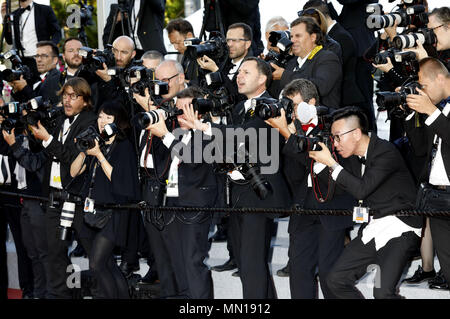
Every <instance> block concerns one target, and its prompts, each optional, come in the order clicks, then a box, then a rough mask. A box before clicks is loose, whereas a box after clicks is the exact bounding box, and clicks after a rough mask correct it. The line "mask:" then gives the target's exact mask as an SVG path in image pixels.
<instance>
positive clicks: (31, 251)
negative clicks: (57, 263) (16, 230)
mask: <svg viewBox="0 0 450 319" xmlns="http://www.w3.org/2000/svg"><path fill="white" fill-rule="evenodd" d="M20 223H21V227H22V235H23V243H24V245H25V247H26V250H27V254H28V257H29V258H30V260H31V263H32V267H33V278H34V293H33V294H34V297H35V298H45V296H46V294H47V277H48V274H47V270H48V261H47V253H48V247H47V236H46V229H45V212H44V209H43V208H42V206H41V203H40V202H39V201H37V200H33V199H24V200H23V207H22V214H21V218H20Z"/></svg>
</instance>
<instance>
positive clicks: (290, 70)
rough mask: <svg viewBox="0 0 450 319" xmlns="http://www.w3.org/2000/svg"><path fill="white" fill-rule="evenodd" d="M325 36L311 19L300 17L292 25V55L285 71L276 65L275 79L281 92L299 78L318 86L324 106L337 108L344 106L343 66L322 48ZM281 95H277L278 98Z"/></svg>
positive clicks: (273, 65)
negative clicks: (295, 57)
mask: <svg viewBox="0 0 450 319" xmlns="http://www.w3.org/2000/svg"><path fill="white" fill-rule="evenodd" d="M323 36H324V35H323V33H322V31H321V30H320V27H319V26H318V25H317V23H316V22H315V21H314V19H312V18H310V17H300V18H297V19H295V20H294V21H293V22H292V23H291V41H292V42H293V43H294V44H293V46H292V53H293V54H294V55H295V56H297V57H298V58H297V59H291V60H289V62H288V63H287V65H286V69H284V68H281V67H279V66H277V65H275V64H274V63H271V66H272V67H273V68H274V69H275V71H274V72H273V80H280V89H282V88H283V87H285V86H286V85H287V84H288V83H289V82H291V81H292V80H294V79H298V78H305V79H308V80H310V81H311V82H313V83H314V85H316V87H317V90H318V91H319V96H320V100H321V101H322V103H323V104H324V105H325V106H328V107H334V108H338V107H340V105H341V104H340V103H341V82H342V65H341V62H340V61H339V58H338V57H337V56H336V55H335V54H334V53H332V52H330V51H328V50H325V49H323ZM278 94H279V92H277V95H278Z"/></svg>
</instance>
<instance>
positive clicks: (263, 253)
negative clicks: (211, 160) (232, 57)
mask: <svg viewBox="0 0 450 319" xmlns="http://www.w3.org/2000/svg"><path fill="white" fill-rule="evenodd" d="M271 73H272V72H271V69H270V65H269V64H268V63H267V62H265V61H263V60H261V59H259V58H254V57H248V58H245V59H244V61H243V62H242V64H241V67H240V68H239V73H238V76H237V84H238V91H239V93H240V94H244V95H245V96H246V97H247V100H245V101H241V102H239V103H238V104H236V105H235V107H234V108H233V113H232V117H233V124H234V125H219V124H208V123H200V122H199V121H195V120H192V119H191V120H192V121H190V124H189V125H191V127H192V128H196V129H200V130H203V131H208V130H209V129H211V128H214V129H218V130H220V132H221V134H222V136H224V137H225V138H226V140H227V141H228V142H232V143H233V144H232V145H234V146H235V148H236V147H237V146H240V145H235V143H236V141H235V140H234V138H235V137H236V136H230V133H229V132H228V133H227V130H228V131H230V129H234V130H240V129H244V130H247V129H248V131H249V132H255V131H256V133H255V134H256V135H255V137H256V140H255V139H253V136H252V135H250V136H247V138H246V140H245V143H244V145H245V149H246V150H248V149H250V145H260V147H264V146H265V147H267V148H266V149H269V148H270V149H271V158H270V159H269V160H267V159H266V160H265V161H264V165H263V164H262V162H263V161H262V155H261V154H253V151H252V152H251V154H249V156H251V157H255V156H256V158H255V159H256V163H255V164H254V165H252V167H249V162H248V161H249V160H246V162H245V163H244V165H243V166H241V169H240V170H236V169H235V171H234V172H233V173H231V174H229V178H230V179H231V205H232V207H236V208H241V207H256V208H277V207H286V206H289V205H290V200H291V199H290V194H289V189H288V186H287V184H286V181H285V177H284V175H283V173H282V167H281V160H280V158H281V154H280V149H279V145H280V144H281V145H282V143H283V141H282V140H281V138H282V137H281V135H279V134H278V132H276V131H275V129H272V128H271V127H270V126H269V125H267V124H266V123H264V120H263V119H261V118H260V117H259V116H257V115H256V113H257V112H256V111H255V105H252V100H253V99H254V98H260V97H261V98H270V96H269V94H268V93H267V92H266V89H267V86H268V84H269V83H270V81H271V78H272V74H271ZM269 135H270V136H269ZM261 145H262V146H261ZM218 147H219V149H220V147H221V146H220V143H219V145H218ZM222 149H223V150H224V149H225V148H224V147H222ZM223 154H225V152H223ZM252 163H253V161H252ZM259 168H260V169H261V170H263V169H264V170H265V169H267V170H265V172H266V173H262V172H261V174H257V171H258V169H259ZM244 170H246V171H247V173H246V172H244ZM249 171H252V172H253V173H254V174H248V172H249ZM242 173H244V174H246V175H247V178H245V177H244V175H243V174H242ZM273 217H274V216H273V214H261V213H259V214H246V213H240V214H231V216H230V227H229V232H230V235H231V236H230V237H231V239H232V246H233V251H234V254H235V258H236V262H237V265H238V269H239V272H240V277H241V282H242V286H243V297H244V298H245V299H248V298H258V299H264V298H275V296H276V293H275V287H274V285H273V281H272V278H271V275H270V272H269V268H268V255H269V248H270V238H271V234H270V226H271V224H272V222H273V221H272V218H273Z"/></svg>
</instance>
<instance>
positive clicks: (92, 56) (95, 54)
mask: <svg viewBox="0 0 450 319" xmlns="http://www.w3.org/2000/svg"><path fill="white" fill-rule="evenodd" d="M79 55H80V56H81V57H82V58H83V62H82V63H83V69H84V70H86V71H88V72H95V71H97V70H102V69H103V63H105V64H106V66H107V67H111V66H114V65H115V64H116V60H115V59H114V54H113V53H112V46H111V45H107V48H106V49H105V50H103V51H101V50H94V49H91V48H88V47H81V48H80V50H79Z"/></svg>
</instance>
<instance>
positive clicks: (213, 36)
mask: <svg viewBox="0 0 450 319" xmlns="http://www.w3.org/2000/svg"><path fill="white" fill-rule="evenodd" d="M184 55H185V56H186V57H187V58H188V59H189V60H191V61H194V60H197V58H200V57H202V56H204V55H207V56H208V57H209V58H211V59H213V60H214V61H215V62H218V61H222V60H224V59H226V58H227V57H228V46H227V41H226V40H225V38H224V36H223V35H222V34H221V33H220V32H216V31H213V32H211V33H210V36H209V40H208V41H205V42H204V43H202V44H192V45H188V46H187V47H186V51H185V52H184Z"/></svg>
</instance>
